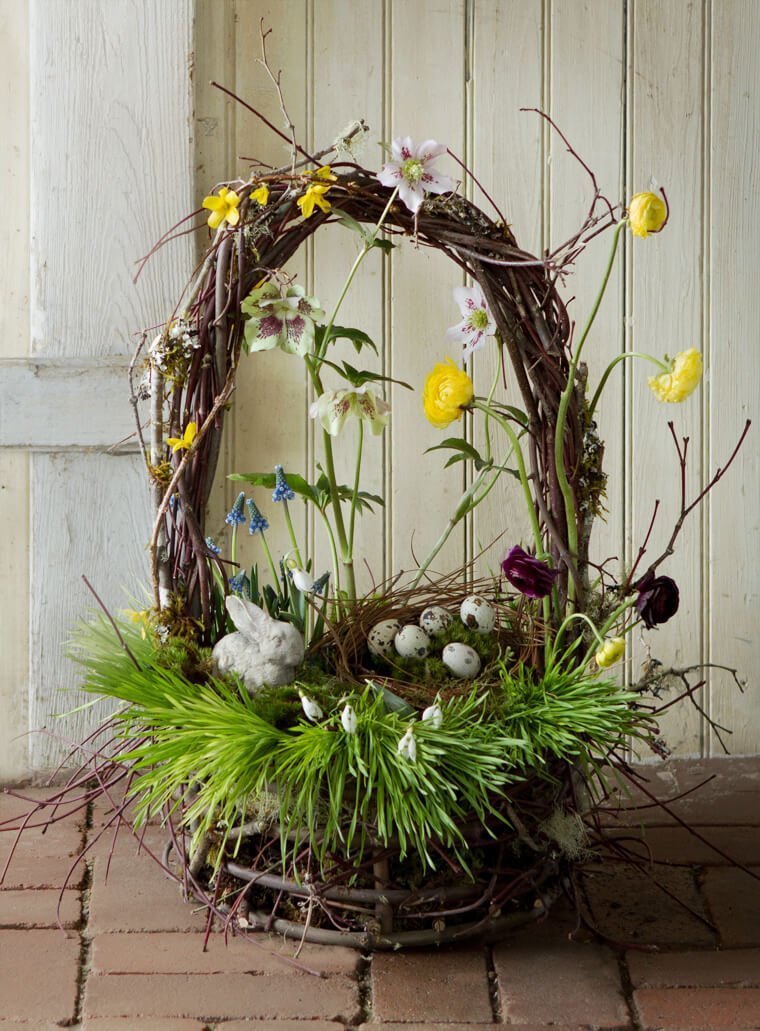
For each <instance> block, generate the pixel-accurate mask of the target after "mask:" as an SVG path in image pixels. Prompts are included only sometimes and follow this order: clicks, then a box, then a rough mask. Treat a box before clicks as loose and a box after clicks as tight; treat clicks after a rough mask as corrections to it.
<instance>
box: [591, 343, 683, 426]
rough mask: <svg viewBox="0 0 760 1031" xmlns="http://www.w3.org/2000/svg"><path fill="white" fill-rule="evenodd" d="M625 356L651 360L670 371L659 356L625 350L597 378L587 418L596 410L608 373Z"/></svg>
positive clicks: (608, 376) (663, 369)
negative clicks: (597, 383) (597, 382)
mask: <svg viewBox="0 0 760 1031" xmlns="http://www.w3.org/2000/svg"><path fill="white" fill-rule="evenodd" d="M626 358H645V359H646V360H647V361H648V362H653V363H654V364H655V365H657V366H659V368H660V369H661V370H662V372H669V371H670V370H669V368H668V366H667V365H666V364H665V362H661V361H660V360H659V358H654V357H653V356H652V355H651V354H644V352H643V351H625V352H624V353H623V354H619V355H618V356H617V358H613V359H612V361H611V362H610V364H609V365H608V366H607V368H606V369H605V370H604V375H603V376H602V378H601V379H600V380H599V386H598V387H597V388H596V391H595V392H594V396H593V398H592V399H591V404H590V405H589V408H588V417H589V419H591V418H593V415H594V412H595V411H596V406H597V404H598V403H599V398H600V397H601V394H602V391H603V390H604V388H605V386H606V384H607V380H608V379H609V378H610V373H611V372H612V370H613V369H614V368H615V366H616V365H618V364H619V363H620V362H623V361H625V359H626Z"/></svg>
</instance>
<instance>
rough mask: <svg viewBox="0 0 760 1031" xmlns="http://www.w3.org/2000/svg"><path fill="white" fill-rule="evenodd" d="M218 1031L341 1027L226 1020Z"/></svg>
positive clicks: (328, 1030)
mask: <svg viewBox="0 0 760 1031" xmlns="http://www.w3.org/2000/svg"><path fill="white" fill-rule="evenodd" d="M404 1026H405V1027H407V1028H408V1025H404ZM218 1031H342V1027H341V1025H340V1024H335V1023H334V1022H333V1021H331V1020H330V1021H328V1020H310V1021H309V1023H308V1024H305V1023H304V1022H303V1021H302V1020H271V1021H269V1020H264V1021H262V1020H256V1021H253V1020H226V1021H225V1022H224V1023H223V1024H222V1025H221V1026H220V1028H219V1029H218Z"/></svg>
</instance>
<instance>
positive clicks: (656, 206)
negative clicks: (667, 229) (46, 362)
mask: <svg viewBox="0 0 760 1031" xmlns="http://www.w3.org/2000/svg"><path fill="white" fill-rule="evenodd" d="M667 220H668V206H667V204H666V203H665V201H664V200H663V199H662V197H658V196H657V194H656V193H637V194H636V195H635V196H633V197H631V202H630V204H629V205H628V221H629V224H630V226H631V232H632V233H633V235H634V236H641V237H642V238H646V237H647V236H649V234H650V233H659V231H660V230H661V229H662V227H663V226H664V225H665V223H666V222H667Z"/></svg>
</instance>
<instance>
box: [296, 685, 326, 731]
mask: <svg viewBox="0 0 760 1031" xmlns="http://www.w3.org/2000/svg"><path fill="white" fill-rule="evenodd" d="M298 693H299V695H300V696H301V707H302V709H303V711H304V713H305V715H306V719H307V720H311V722H312V723H316V722H317V720H321V719H322V717H323V716H324V713H323V712H322V709H321V707H320V705H319V704H318V703H317V702H315V701H314V699H313V698H309V696H308V695H305V694H304V693H303V691H299V692H298Z"/></svg>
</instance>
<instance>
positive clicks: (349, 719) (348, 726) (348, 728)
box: [340, 705, 356, 734]
mask: <svg viewBox="0 0 760 1031" xmlns="http://www.w3.org/2000/svg"><path fill="white" fill-rule="evenodd" d="M340 722H341V723H342V724H343V729H344V730H345V732H346V733H347V734H355V733H356V713H355V712H354V709H353V706H351V705H346V706H345V707H344V709H343V712H342V713H341V714H340Z"/></svg>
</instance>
